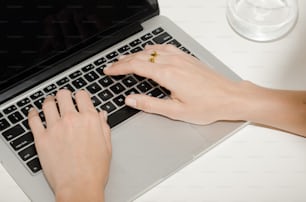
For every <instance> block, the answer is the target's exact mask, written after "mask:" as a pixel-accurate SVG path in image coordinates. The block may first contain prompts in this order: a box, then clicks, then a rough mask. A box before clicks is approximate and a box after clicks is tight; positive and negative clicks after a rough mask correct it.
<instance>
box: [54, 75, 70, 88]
mask: <svg viewBox="0 0 306 202" xmlns="http://www.w3.org/2000/svg"><path fill="white" fill-rule="evenodd" d="M68 82H69V79H68V78H67V77H64V78H62V79H60V80H58V81H57V82H56V84H57V85H59V86H62V85H64V84H66V83H68Z"/></svg>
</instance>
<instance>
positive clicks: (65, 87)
mask: <svg viewBox="0 0 306 202" xmlns="http://www.w3.org/2000/svg"><path fill="white" fill-rule="evenodd" d="M61 89H66V90H70V92H74V88H73V87H72V86H71V85H70V84H67V85H65V86H63V87H61Z"/></svg>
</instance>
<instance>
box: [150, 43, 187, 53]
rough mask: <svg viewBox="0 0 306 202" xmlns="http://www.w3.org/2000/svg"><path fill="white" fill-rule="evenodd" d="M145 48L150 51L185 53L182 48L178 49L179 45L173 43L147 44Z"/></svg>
mask: <svg viewBox="0 0 306 202" xmlns="http://www.w3.org/2000/svg"><path fill="white" fill-rule="evenodd" d="M145 50H148V51H152V50H155V51H165V52H168V53H172V54H182V53H184V52H183V51H181V50H180V49H178V48H177V47H175V46H174V45H171V44H156V45H147V46H146V47H145Z"/></svg>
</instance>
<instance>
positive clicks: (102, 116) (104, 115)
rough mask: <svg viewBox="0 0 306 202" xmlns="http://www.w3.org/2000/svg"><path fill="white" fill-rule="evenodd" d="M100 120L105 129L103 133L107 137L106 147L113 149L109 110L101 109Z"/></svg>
mask: <svg viewBox="0 0 306 202" xmlns="http://www.w3.org/2000/svg"><path fill="white" fill-rule="evenodd" d="M99 116H100V122H101V126H102V129H103V135H104V138H105V143H106V147H107V149H108V151H109V152H111V151H112V143H111V130H110V127H109V125H108V124H107V112H106V111H101V112H99Z"/></svg>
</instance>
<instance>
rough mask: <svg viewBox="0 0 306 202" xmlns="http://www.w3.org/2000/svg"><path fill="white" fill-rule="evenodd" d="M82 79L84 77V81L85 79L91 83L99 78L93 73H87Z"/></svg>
mask: <svg viewBox="0 0 306 202" xmlns="http://www.w3.org/2000/svg"><path fill="white" fill-rule="evenodd" d="M84 77H85V79H86V80H87V81H89V82H92V81H94V80H96V79H98V78H99V76H98V75H97V74H96V73H95V72H94V71H92V72H89V73H88V74H86V75H85V76H84Z"/></svg>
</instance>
